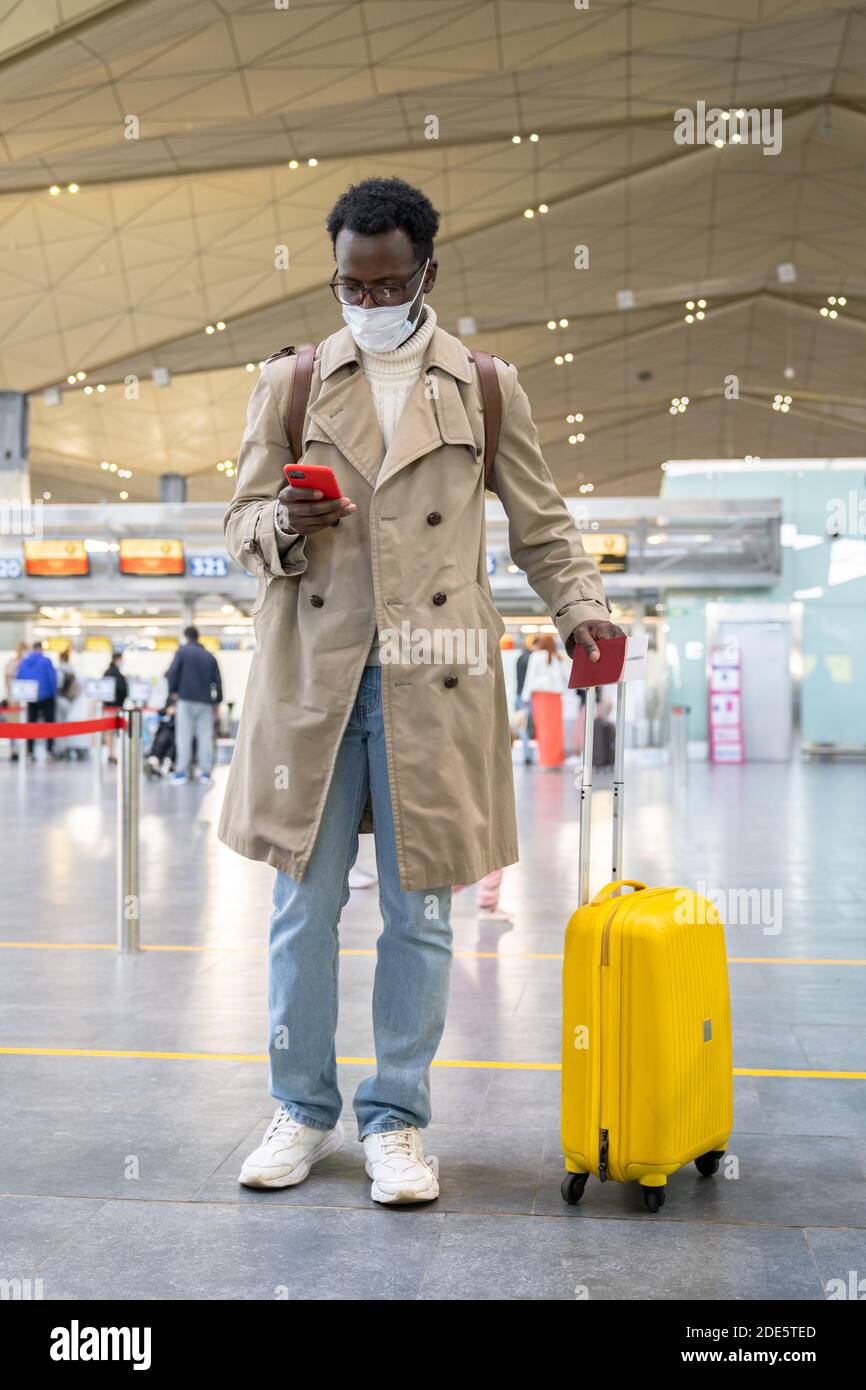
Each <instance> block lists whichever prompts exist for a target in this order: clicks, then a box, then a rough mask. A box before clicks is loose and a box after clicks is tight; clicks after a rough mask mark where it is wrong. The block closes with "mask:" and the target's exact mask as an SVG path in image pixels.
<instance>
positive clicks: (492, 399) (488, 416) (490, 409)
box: [472, 349, 502, 486]
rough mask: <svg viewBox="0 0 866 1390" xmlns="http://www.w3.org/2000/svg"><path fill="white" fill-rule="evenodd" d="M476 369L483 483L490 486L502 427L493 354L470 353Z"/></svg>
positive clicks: (478, 350) (500, 405)
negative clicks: (481, 415)
mask: <svg viewBox="0 0 866 1390" xmlns="http://www.w3.org/2000/svg"><path fill="white" fill-rule="evenodd" d="M472 356H473V358H474V359H475V366H476V368H477V369H478V382H479V385H480V387H481V402H482V405H483V407H484V481H485V483H486V484H487V485H488V486H489V485H490V474H491V473H492V472H493V461H494V459H495V458H496V450H497V448H498V447H499V431H500V428H501V425H502V395H501V392H500V390H499V375H498V373H497V371H496V363H495V362H494V360H493V354H492V353H489V352H482V351H481V350H480V349H475V351H474V352H473V353H472Z"/></svg>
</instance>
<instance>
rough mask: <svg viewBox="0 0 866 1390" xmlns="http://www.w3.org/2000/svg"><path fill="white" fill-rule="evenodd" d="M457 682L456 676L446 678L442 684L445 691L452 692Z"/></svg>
mask: <svg viewBox="0 0 866 1390" xmlns="http://www.w3.org/2000/svg"><path fill="white" fill-rule="evenodd" d="M457 680H458V677H457V676H446V677H445V679H444V681H443V682H442V684H443V685H444V686H445V689H446V690H453V689H454V687H455V685H456V684H457Z"/></svg>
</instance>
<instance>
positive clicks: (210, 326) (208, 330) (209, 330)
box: [205, 323, 216, 333]
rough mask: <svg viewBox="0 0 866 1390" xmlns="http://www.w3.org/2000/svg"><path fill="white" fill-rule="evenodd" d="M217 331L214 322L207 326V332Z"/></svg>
mask: <svg viewBox="0 0 866 1390" xmlns="http://www.w3.org/2000/svg"><path fill="white" fill-rule="evenodd" d="M215 332H216V329H215V328H214V326H213V324H212V323H209V324H208V326H207V328H206V329H205V333H215Z"/></svg>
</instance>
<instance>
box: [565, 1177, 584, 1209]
mask: <svg viewBox="0 0 866 1390" xmlns="http://www.w3.org/2000/svg"><path fill="white" fill-rule="evenodd" d="M588 1180H589V1173H566V1175H565V1177H564V1178H563V1179H562V1183H561V1184H560V1188H559V1190H560V1192H561V1193H562V1200H563V1202H567V1203H568V1205H569V1206H570V1207H575V1206H577V1204H578V1202H579V1201H580V1199H581V1197H582V1196H583V1189H584V1188H585V1187H586V1184H587V1182H588Z"/></svg>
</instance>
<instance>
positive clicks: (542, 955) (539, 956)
mask: <svg viewBox="0 0 866 1390" xmlns="http://www.w3.org/2000/svg"><path fill="white" fill-rule="evenodd" d="M116 949H117V947H116V946H115V943H114V942H113V941H0V950H8V951H13V950H17V951H114V950H116ZM141 949H142V951H156V952H160V951H180V952H192V953H196V952H203V951H225V952H232V951H235V952H240V953H242V954H243V953H249V954H253V955H265V954H267V950H268V948H267V946H171V945H160V946H142V948H141ZM375 954H376V950H375V947H360V946H352V947H348V946H347V947H343V948H341V950H340V955H341V956H375ZM454 957H455V959H457V960H559V961H561V960H562V952H561V951H463V950H456V951H455V952H454ZM728 965H844V966H852V965H853V966H858V965H866V959H863V960H858V959H856V958H838V959H837V958H836V957H834V956H728Z"/></svg>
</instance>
